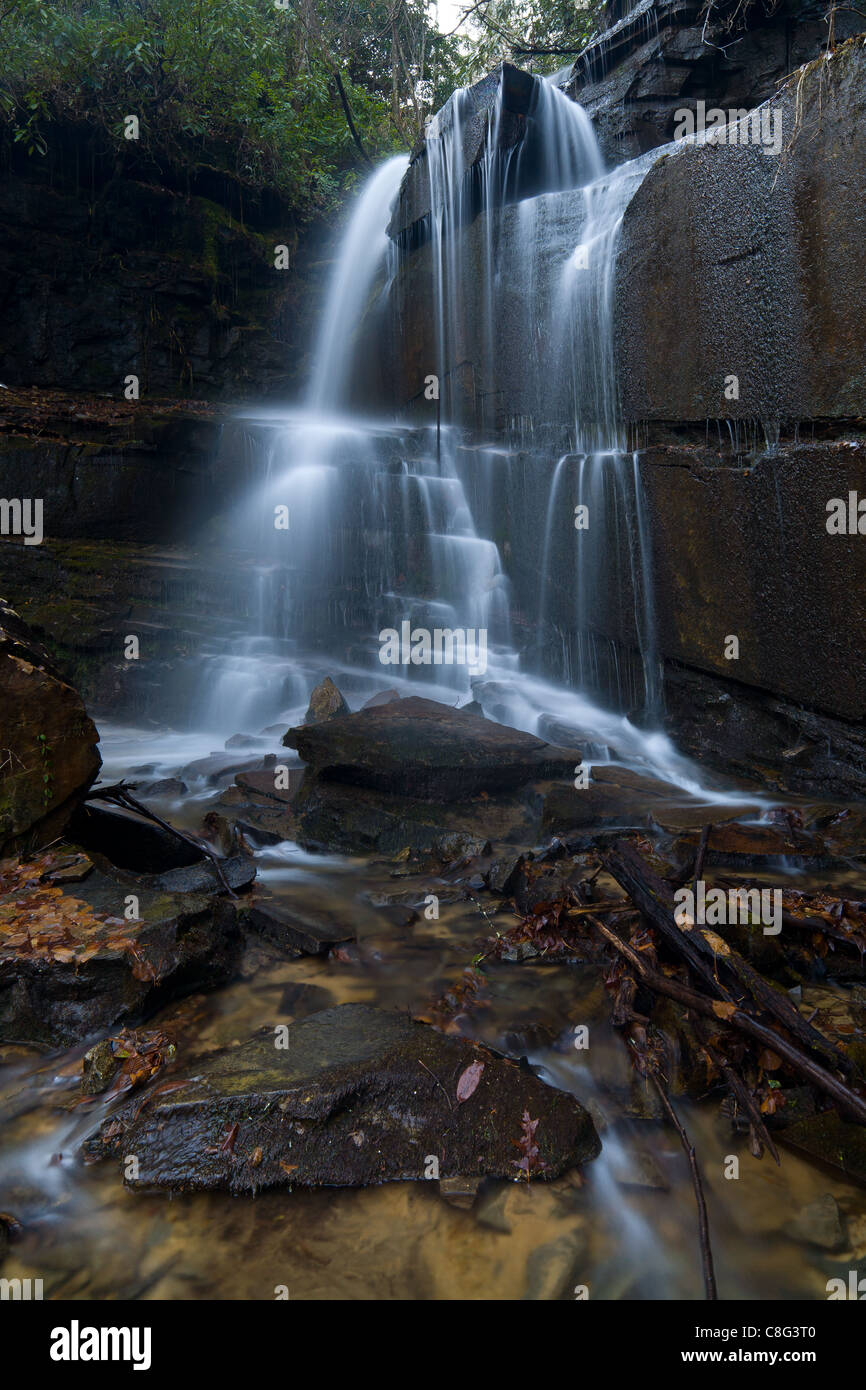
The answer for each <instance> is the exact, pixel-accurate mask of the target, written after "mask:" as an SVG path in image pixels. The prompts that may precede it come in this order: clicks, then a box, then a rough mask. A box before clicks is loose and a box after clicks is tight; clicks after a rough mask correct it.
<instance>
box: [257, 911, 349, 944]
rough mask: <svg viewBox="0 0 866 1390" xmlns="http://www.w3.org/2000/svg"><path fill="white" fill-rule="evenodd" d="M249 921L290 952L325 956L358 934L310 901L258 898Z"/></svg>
mask: <svg viewBox="0 0 866 1390" xmlns="http://www.w3.org/2000/svg"><path fill="white" fill-rule="evenodd" d="M249 924H250V926H251V927H252V929H253V931H255V932H258V933H259V935H261V936H263V937H265V939H266V940H267V941H272V942H273V943H274V945H276V946H278V947H279V948H280V950H282V951H287V952H288V953H289V954H290V955H299V954H300V955H312V956H319V955H323V954H325V952H327V951H329V950H330V949H331V947H332V946H341V945H343V944H344V943H345V942H346V941H354V940H355V936H356V932H355V928H354V927H353V926H342V925H340V923H338V922H335V921H334V919H333V917H332V915H331V914H330V913H328V912H324V911H321V910H318V909H316V908H315V907H314V906H311V905H309V904H305V905H303V906H300V905H299V904H296V903H293V904H291V905H288V904H286V903H280V902H269V901H267V900H265V901H259V902H257V903H256V904H255V906H254V907H252V908H251V909H250V915H249Z"/></svg>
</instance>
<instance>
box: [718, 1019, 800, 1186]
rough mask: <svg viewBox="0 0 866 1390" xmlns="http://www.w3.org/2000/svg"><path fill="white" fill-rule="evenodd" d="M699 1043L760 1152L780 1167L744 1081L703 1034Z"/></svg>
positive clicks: (758, 1155)
mask: <svg viewBox="0 0 866 1390" xmlns="http://www.w3.org/2000/svg"><path fill="white" fill-rule="evenodd" d="M701 1041H702V1042H703V1045H704V1047H705V1048H706V1049H707V1052H708V1053H709V1056H710V1060H711V1061H712V1062H714V1063H715V1065H716V1066H717V1067H718V1069H719V1071H720V1072H721V1074H722V1076H723V1077H724V1078H725V1081H726V1082H727V1085H728V1090H729V1091H730V1093H731V1095H732V1096H733V1097H734V1100H735V1101H736V1102H737V1104H738V1105H739V1106H740V1109H741V1110H743V1111H744V1112H745V1113H746V1115H748V1117H749V1123H750V1125H751V1126H752V1128H753V1130H754V1131H755V1134H756V1136H757V1140H758V1144H759V1145H761V1146H762V1150H763V1149H766V1150H767V1151H768V1153H769V1154H770V1155H771V1156H772V1157H773V1158H774V1159H775V1161H776V1164H777V1165H778V1166H779V1167H781V1163H782V1160H781V1159H780V1157H779V1150H778V1149H777V1148H776V1145H775V1144H774V1143H773V1140H772V1139H771V1137H770V1134H769V1131H768V1129H767V1126H766V1125H765V1124H764V1121H763V1118H762V1116H761V1112H760V1110H759V1109H758V1107H757V1105H756V1103H755V1098H754V1096H753V1095H752V1093H751V1091H750V1090H749V1088H748V1086H747V1085H746V1083H745V1081H744V1080H743V1078H742V1077H741V1076H740V1074H739V1072H737V1071H736V1070H735V1069H734V1068H733V1067H732V1066H731V1064H730V1062H726V1061H725V1059H724V1057H722V1056H721V1054H720V1053H719V1052H718V1051H717V1049H716V1048H715V1047H713V1045H712V1043H711V1042H709V1040H708V1039H707V1037H706V1036H705V1034H703V1033H702V1034H701ZM755 1157H756V1158H760V1157H761V1152H759V1153H757V1154H756V1155H755Z"/></svg>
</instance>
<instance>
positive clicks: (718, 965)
mask: <svg viewBox="0 0 866 1390" xmlns="http://www.w3.org/2000/svg"><path fill="white" fill-rule="evenodd" d="M607 865H608V868H609V870H610V872H611V873H612V874H613V876H614V878H615V879H616V880H617V882H618V883H619V884H620V885H621V886H622V887H623V888H624V889H625V891H626V892H627V893H628V894H629V896H630V897H631V898H632V900H633V901H634V902H635V903H636V905H637V906H638V907H639V908H640V910H641V912H643V914H644V916H646V917H648V918H649V920H650V921H651V922H652V925H653V926H654V927H655V928H656V930H657V931H658V932H659V934H660V935H661V936H662V937H663V939H664V940H665V941H666V942H667V943H668V945H669V946H670V947H671V948H672V950H674V951H676V952H677V954H678V955H681V956H682V957H683V959H684V960H685V961H686V963H687V964H688V965H689V966H690V967H691V969H692V970H693V971H694V972H695V974H697V975H700V976H701V977H702V978H703V980H704V981H705V982H706V983H707V984H708V985H709V986H710V987H711V989H713V990H714V991H716V992H717V993H719V994H721V996H722V998H723V999H725V1000H728V1001H731V1000H733V999H734V998H735V993H734V989H735V986H734V985H733V984H731V983H730V982H729V983H728V986H727V987H725V984H724V983H723V982H724V978H725V976H726V975H733V977H734V981H735V982H736V985H738V986H739V991H740V997H739V998H738V999H737V1005H738V1007H740V1008H742V1007H743V1006H744V1004H745V1003H746V1001H745V1000H744V999H743V997H742V991H743V990H745V991H746V993H747V994H749V995H751V996H752V999H753V1000H754V1001H755V1003H756V1004H758V1006H759V1007H760V1008H762V1009H765V1010H766V1011H767V1013H769V1014H772V1015H773V1017H774V1018H776V1019H778V1021H779V1022H780V1023H781V1024H782V1025H783V1026H784V1027H785V1028H786V1029H787V1030H788V1032H789V1033H792V1034H793V1036H794V1037H795V1038H796V1039H797V1041H798V1042H799V1043H801V1044H802V1045H803V1047H808V1048H811V1049H812V1050H813V1051H815V1052H818V1053H820V1054H821V1056H822V1057H823V1058H824V1060H825V1061H826V1062H828V1063H830V1065H832V1066H834V1067H838V1068H839V1069H840V1070H841V1071H844V1072H846V1073H849V1074H850V1072H851V1063H850V1062H849V1060H848V1058H847V1057H846V1056H845V1054H844V1053H843V1052H842V1051H841V1049H839V1048H838V1047H836V1046H835V1045H834V1044H833V1043H832V1042H830V1040H829V1039H828V1038H825V1037H824V1035H823V1033H819V1032H818V1030H817V1028H813V1027H812V1026H811V1024H809V1023H807V1021H806V1020H805V1019H804V1018H803V1016H802V1014H800V1013H799V1012H798V1010H797V1009H796V1008H795V1007H794V1005H793V1004H792V1003H791V1001H790V999H789V998H788V997H787V995H785V994H781V993H780V992H779V990H777V989H774V988H773V986H772V985H770V984H768V983H767V981H766V980H765V979H764V978H763V976H761V975H759V974H758V972H757V971H756V970H754V969H753V968H752V966H751V965H749V962H748V961H747V960H745V959H744V957H743V956H741V955H740V953H739V952H738V951H736V950H735V949H734V947H733V946H731V945H729V943H728V942H726V941H725V942H724V947H725V950H724V953H721V952H716V951H715V950H714V949H713V947H712V946H711V945H710V943H709V942H708V941H707V939H706V936H705V935H704V933H703V932H702V930H701V928H700V927H699V926H695V927H693V928H692V929H691V930H690V931H684V930H683V929H682V928H680V927H678V926H677V924H676V922H675V921H674V896H673V893H672V892H671V890H670V888H669V886H668V885H667V883H665V881H664V880H663V879H661V878H659V877H658V875H657V874H656V873H654V872H653V869H652V867H651V865H649V864H648V863H647V862H646V860H645V859H644V857H643V855H641V853H640V851H639V850H638V849H637V848H636V847H635V846H634V845H632V844H630V843H629V842H628V841H623V840H620V841H618V842H617V843H616V844H615V845H614V846H613V849H612V850H611V852H610V853H609V855H608V856H607ZM710 935H715V936H718V933H717V932H711V933H710ZM719 940H720V941H723V940H724V938H722V937H720V936H719Z"/></svg>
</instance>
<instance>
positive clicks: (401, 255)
mask: <svg viewBox="0 0 866 1390" xmlns="http://www.w3.org/2000/svg"><path fill="white" fill-rule="evenodd" d="M479 119H480V117H479V111H478V109H477V104H476V103H475V99H474V98H473V96H472V94H471V93H469V92H467V91H464V90H461V91H458V92H456V93H455V94H454V95H453V97H452V98H451V99H450V101H449V102H448V103H447V104H446V106H445V107H444V108H443V110H442V112H440V113H439V115H438V116H437V117H436V118H435V119H434V121H433V122H432V123H431V126H430V128H429V130H428V133H427V141H426V151H427V170H428V174H427V177H428V181H429V214H428V216H427V222H426V225H427V236H428V240H429V248H428V249H429V255H430V258H431V262H430V263H431V276H432V284H433V298H432V322H431V330H432V331H431V340H432V341H433V343H434V352H435V360H431V361H430V362H429V364H427V365H428V366H429V368H430V371H429V373H426V372H425V374H426V375H427V378H428V380H429V379H432V380H434V381H438V385H439V388H440V399H439V401H438V403H431V404H430V406H429V413H428V415H427V423H426V424H422V425H418V424H412V423H408V422H406V423H402V422H399V421H395V420H394V419H393V418H390V419H389V418H381V417H380V418H377V417H376V415H375V413H373V412H372V411H371V410H370V409H367V410H366V411H364V412H363V413H361V412H359V410H358V404H357V403H358V400H359V398H360V399H363V391H362V390H360V389H359V385H358V383H359V381H361V380H363V379H364V369H365V367H366V366H367V365H368V359H369V357H370V355H371V353H373V355H375V351H374V349H372V348H371V345H370V338H369V334H368V335H367V336H366V337H365V336H364V328H365V325H366V324H367V323H368V322H369V319H370V313H371V309H372V310H373V312H374V315H375V316H377V322H380V323H382V324H384V325H386V326H387V331H388V332H391V333H395V332H396V333H400V332H403V331H405V325H406V324H407V322H410V321H411V318H412V313H413V312H415V313H416V314H417V312H418V310H417V306H414V305H411V304H410V305H407V304H405V303H403V302H401V297H400V296H401V294H402V288H401V286H402V279H401V269H402V267H403V265H404V264H405V260H406V258H408V257H409V256H410V255H411V254H412V250H411V248H410V247H409V246H408V245H406V244H402V243H401V242H400V241H399V240H398V241H396V242H394V241H391V240H390V239H389V238H388V236H387V235H386V233H385V228H386V227H387V226H388V225H389V218H390V217H391V213H392V210H393V208H394V205H395V199H396V197H397V193H398V188H399V186H400V182H401V179H402V178H403V176H404V171H405V170H406V167H407V161H406V159H405V158H402V157H397V158H394V159H389V160H387V161H385V162H384V163H383V164H382V165H381V166H380V167H379V168H378V169H376V170H375V171H374V172H373V174H372V175H371V176H370V178H369V179H368V180H367V182H366V184H365V186H364V187H363V189H362V190H361V191H360V194H359V196H358V198H357V199H356V202H355V205H354V208H353V210H352V212H351V215H350V217H349V220H348V223H347V227H346V230H345V234H344V236H343V239H342V243H341V245H340V248H339V250H338V253H337V256H336V259H335V261H334V265H333V269H332V272H331V276H330V281H329V287H328V292H327V296H326V302H325V307H324V311H323V314H322V319H321V324H320V331H319V333H318V338H317V342H316V345H315V351H314V357H313V363H312V371H311V375H310V386H309V389H308V392H307V395H306V397H305V399H304V400H303V402H302V403H301V404H300V405H299V406H298V407H296V408H294V409H282V410H251V411H247V412H245V413H244V414H242V415H239V416H238V418H237V420H236V422H235V424H234V425H233V426H232V427H231V428H229V429H228V430H227V431H226V432H225V434H224V441H223V447H224V448H226V449H228V450H230V451H236V452H237V454H238V456H239V457H241V458H243V460H244V468H245V471H246V475H247V477H248V479H249V483H248V485H247V487H246V488H245V490H244V492H243V494H242V495H241V496H240V498H239V500H238V503H237V505H236V507H235V508H234V511H233V513H232V516H231V519H230V542H229V549H230V552H231V558H230V559H229V560H228V561H227V562H228V563H230V564H232V565H233V567H234V569H235V570H236V573H237V576H238V589H239V600H238V607H239V619H238V622H237V623H236V625H235V626H234V627H233V628H231V629H230V630H228V631H223V632H221V633H220V634H219V635H218V636H216V637H214V638H212V639H211V640H210V641H209V643H208V644H206V646H205V649H204V674H203V677H202V680H201V683H200V688H199V698H198V701H197V704H196V715H195V718H196V723H197V727H198V728H199V729H207V730H208V731H210V732H211V735H212V736H213V737H214V738H216V737H221V738H226V737H227V736H229V735H234V734H236V733H242V734H244V735H252V736H253V737H264V738H267V737H269V736H272V734H273V731H274V730H275V729H278V728H279V727H280V726H282V727H285V726H286V725H287V724H290V723H297V722H298V721H299V720H300V718H302V716H303V712H304V709H305V706H306V701H307V698H308V696H309V692H310V689H311V688H312V686H313V685H314V684H316V683H317V682H318V681H319V680H321V679H322V677H323V676H325V675H330V676H332V677H333V679H334V680H335V681H336V682H337V684H338V685H339V687H340V689H341V690H342V691H343V693H344V695H345V696H346V697H347V699H348V700H349V704H350V706H351V707H352V708H358V707H359V706H360V705H361V704H362V703H364V701H365V700H366V699H367V698H369V697H370V696H371V695H373V694H375V693H376V692H377V691H381V690H384V689H386V688H388V687H391V686H396V687H397V688H398V690H400V691H402V692H403V693H413V692H414V693H417V694H422V695H427V696H429V697H431V698H434V699H444V700H447V701H448V702H449V703H461V702H466V701H468V700H470V699H474V700H476V701H477V702H478V703H479V704H480V706H481V708H482V709H483V711H484V713H485V714H486V715H487V716H488V717H489V718H493V719H498V720H500V721H502V722H504V723H508V724H511V725H513V726H515V727H518V728H522V729H525V730H527V731H529V732H533V733H537V734H539V735H540V736H542V737H545V738H548V739H550V740H551V741H560V742H562V741H567V742H568V741H570V742H576V741H577V740H578V739H579V740H580V741H581V743H582V746H583V747H584V748H585V749H586V750H587V755H588V757H589V758H590V760H592V759H609V758H615V759H619V760H622V761H625V762H627V763H629V764H630V765H636V766H642V767H644V768H650V769H652V770H655V771H656V772H657V773H658V774H659V775H661V776H662V777H664V779H665V780H667V781H669V782H673V783H676V784H678V785H680V786H682V787H683V788H684V789H686V790H689V791H696V792H700V791H701V788H700V786H699V780H698V777H697V775H696V773H695V771H694V769H693V768H692V767H691V765H690V764H689V763H688V762H687V761H686V760H684V759H681V758H680V757H679V756H678V755H677V754H676V753H675V751H674V749H673V748H672V746H671V745H670V743H669V741H668V740H667V738H666V737H665V736H664V735H662V734H661V733H659V732H652V731H650V732H645V731H644V728H643V727H638V725H637V724H636V723H634V722H632V721H631V720H630V719H629V718H628V717H627V713H628V711H629V710H630V709H631V708H633V707H634V705H635V703H641V701H642V702H643V704H644V706H645V709H648V710H649V711H650V712H653V711H657V710H658V691H659V681H658V663H657V660H656V656H655V645H654V640H653V611H652V584H651V572H650V563H649V556H650V536H649V529H648V525H647V520H646V517H645V515H644V513H643V510H642V506H641V488H640V478H639V471H638V467H637V461H636V458H635V456H633V455H631V454H629V453H628V452H627V450H626V449H625V440H624V438H623V432H622V427H621V422H620V418H619V410H618V392H617V383H616V380H615V373H614V353H613V318H612V290H613V279H614V268H615V258H616V247H617V239H618V235H619V228H620V225H621V221H622V216H623V212H624V209H625V207H626V206H627V204H628V201H629V198H630V197H631V196H632V194H633V192H634V190H635V189H636V187H637V186H638V184H639V182H640V180H641V178H642V177H643V174H644V173H645V171H646V169H647V168H648V167H649V164H650V163H651V162H652V159H653V158H655V157H656V155H655V154H654V155H652V156H644V157H642V158H641V159H640V160H637V161H634V162H633V163H632V164H630V165H625V166H623V167H622V168H621V169H618V170H616V171H615V172H614V173H610V174H608V173H605V172H604V169H603V164H602V160H601V156H600V153H599V149H598V145H597V142H596V140H595V136H594V133H593V129H592V126H591V123H590V122H589V120H588V118H587V117H586V115H585V113H584V112H583V111H582V110H581V108H580V107H579V106H577V105H576V104H575V103H573V102H572V101H570V100H569V99H568V98H567V97H565V96H564V95H563V93H562V92H561V91H559V89H558V88H556V87H555V86H553V85H552V84H551V83H543V82H535V83H534V84H533V93H532V99H531V103H530V105H529V107H528V109H527V111H526V114H525V118H522V119H523V124H522V125H521V126H520V128H519V131H518V133H519V134H520V135H521V138H520V139H517V140H514V139H513V138H512V137H513V135H514V122H513V119H512V118H511V116H509V118H508V119H509V120H511V126H510V127H509V128H508V130H506V125H507V121H506V113H505V112H504V110H503V104H502V93H501V89H500V92H499V95H498V97H497V99H496V100H495V101H494V102H493V103H492V104H491V105H490V107H489V109H488V110H487V111H486V112H485V113H484V114H483V119H484V121H486V127H485V128H484V130H483V132H482V135H483V140H482V145H481V148H480V150H479V148H478V145H477V141H478V136H479V130H478V123H479ZM509 131H510V135H509V139H510V141H511V142H510V143H508V141H506V140H504V139H503V140H502V141H501V140H500V136H503V137H504V136H505V135H506V134H509ZM473 141H474V142H475V145H474V147H473ZM467 150H469V151H470V153H472V155H473V159H472V160H469V159H467ZM504 325H507V329H508V332H509V333H510V334H511V335H512V337H513V339H514V340H515V341H516V343H517V344H518V345H519V348H520V351H519V353H518V354H517V362H518V368H517V371H516V374H515V373H514V372H512V375H511V376H509V374H508V373H509V371H510V370H511V367H510V365H509V361H508V360H506V359H507V357H508V354H505V353H503V352H502V351H501V347H502V341H503V332H504V331H505V330H504ZM473 334H474V335H475V338H474V341H475V343H476V344H477V343H479V342H480V343H481V345H482V350H481V352H480V353H476V354H475V356H476V360H478V361H479V362H480V367H481V372H480V379H478V380H474V381H469V380H467V374H466V371H465V361H466V358H467V355H468V354H467V346H468V344H469V342H470V339H471V338H472V335H473ZM513 357H514V354H512V358H513ZM434 395H435V393H434ZM491 402H492V404H491ZM479 403H480V404H479ZM474 406H477V407H478V408H477V409H474V413H473V408H474ZM488 425H489V426H490V427H495V428H496V439H495V440H493V441H490V442H488V443H486V444H485V443H483V442H480V441H479V433H478V431H479V428H480V429H481V430H482V431H483V430H484V429H485V428H486V427H487V426H488ZM470 426H472V427H473V428H470ZM482 438H483V435H482ZM503 499H507V501H508V511H509V513H510V517H511V531H510V534H504V533H503V529H502V515H501V512H502V508H503ZM580 508H586V509H588V514H589V518H590V521H589V527H588V529H578V527H577V525H576V516H577V513H578V510H579V509H580ZM521 548H522V549H521ZM518 551H519V552H520V553H519V554H517V553H516V552H518ZM503 556H505V559H506V561H507V562H508V563H504V560H503ZM515 560H520V561H521V563H522V565H523V567H524V568H527V567H528V568H529V569H530V570H532V571H533V572H534V574H535V578H534V581H533V585H532V586H531V588H532V596H531V598H530V599H529V600H526V599H525V598H524V599H523V600H521V602H520V603H517V604H516V602H515V594H514V591H513V580H512V579H509V577H508V574H507V573H506V569H507V568H508V569H509V570H511V572H512V575H513V566H514V563H515ZM539 565H540V566H541V570H540V572H539V571H538V566H539ZM570 571H573V572H574V573H575V574H576V584H575V585H574V589H575V592H576V600H575V601H574V604H573V606H572V608H571V609H570V611H569V612H567V613H563V612H562V601H561V595H560V597H559V598H558V599H556V602H554V598H555V596H556V594H557V586H558V585H559V582H560V580H561V579H562V578H563V576H566V577H569V572H570ZM626 585H628V586H629V587H630V589H631V590H632V591H633V593H634V625H635V632H636V641H637V645H638V647H639V648H640V652H641V656H642V666H643V679H642V686H643V688H642V690H634V691H633V690H632V676H631V674H630V673H629V672H628V671H627V670H625V669H621V663H620V657H619V653H618V652H617V650H616V648H615V646H611V645H610V644H608V646H607V647H606V646H605V641H606V639H605V638H604V636H603V633H602V634H599V632H597V631H596V628H597V623H596V618H597V615H598V613H599V611H600V610H601V606H602V605H603V604H605V603H609V602H611V601H612V600H613V599H615V598H616V597H617V596H618V594H619V593H620V591H621V590H623V589H624V586H626ZM524 588H525V585H524ZM515 613H516V614H517V618H518V622H519V645H518V643H517V642H516V640H515V631H517V629H515V631H512V620H513V616H514V615H515ZM416 632H422V633H423V632H427V633H428V634H429V633H430V632H439V633H443V634H445V635H446V637H447V636H448V635H449V634H450V635H451V636H452V637H453V635H454V634H458V635H461V634H462V635H465V638H466V643H467V648H466V649H467V650H468V649H469V647H468V644H469V642H470V640H471V639H472V637H473V636H475V637H476V638H477V639H478V640H480V636H481V635H482V634H483V638H484V644H485V651H484V659H483V662H480V661H476V662H475V663H474V665H473V663H472V662H470V661H467V660H462V659H459V645H458V646H457V648H456V650H457V652H458V659H455V660H453V661H451V660H450V659H449V658H448V657H447V655H446V656H445V657H444V658H443V660H442V661H441V662H440V661H438V660H433V661H431V662H429V663H424V662H423V661H422V662H421V663H420V664H415V661H414V658H412V659H410V656H409V655H408V654H407V648H406V645H405V643H404V645H403V646H402V647H400V652H401V655H400V656H399V657H393V656H390V655H388V653H389V652H390V651H391V637H390V636H389V637H388V638H387V641H386V640H384V636H385V634H398V633H399V634H408V635H409V636H410V637H411V638H412V639H413V640H414V634H415V633H416ZM551 633H552V634H553V643H554V645H555V646H558V649H559V651H560V660H561V670H560V671H559V672H553V673H546V671H547V668H546V665H545V660H544V659H542V658H543V652H542V648H543V647H544V645H545V641H546V640H547V639H548V637H549V635H550V634H551ZM574 634H576V636H575V635H574ZM455 640H456V639H455ZM460 640H462V636H461V638H460ZM410 645H411V644H410ZM547 647H548V649H549V647H550V641H549V640H547ZM451 650H452V651H453V650H455V648H454V643H453V642H452V648H451ZM446 651H447V647H446ZM383 657H387V660H388V662H389V663H394V664H383ZM556 675H558V676H559V677H560V679H559V680H557V679H555V678H554V677H555V676H556ZM605 678H606V679H607V681H608V685H609V686H610V685H612V686H613V692H612V693H613V698H612V699H611V700H610V702H609V703H608V704H607V705H605V704H604V703H601V702H599V699H598V696H597V694H594V693H593V692H597V691H598V690H599V689H601V688H602V686H603V684H604V679H605ZM624 692H625V695H624ZM640 722H641V724H642V725H645V724H647V723H648V722H649V723H651V722H652V720H651V719H650V720H649V721H648V720H647V719H646V718H644V720H642V721H640Z"/></svg>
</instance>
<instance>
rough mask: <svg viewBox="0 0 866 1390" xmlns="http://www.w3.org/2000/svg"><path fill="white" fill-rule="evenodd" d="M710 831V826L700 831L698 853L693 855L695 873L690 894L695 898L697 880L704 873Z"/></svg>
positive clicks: (696, 894)
mask: <svg viewBox="0 0 866 1390" xmlns="http://www.w3.org/2000/svg"><path fill="white" fill-rule="evenodd" d="M712 830H713V827H712V825H705V826H704V828H703V830H702V831H701V838H700V840H699V841H698V852H697V854H696V855H695V871H694V874H693V875H692V892H693V893H694V895H695V897H696V898H697V896H698V880H699V878H700V876H701V874H702V873H703V871H704V860H705V859H706V857H707V848H708V846H709V843H710V835H711V834H712Z"/></svg>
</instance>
